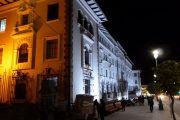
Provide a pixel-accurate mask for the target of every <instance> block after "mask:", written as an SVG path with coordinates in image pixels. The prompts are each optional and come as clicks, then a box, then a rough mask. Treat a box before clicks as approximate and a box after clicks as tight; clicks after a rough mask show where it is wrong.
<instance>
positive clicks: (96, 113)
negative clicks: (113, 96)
mask: <svg viewBox="0 0 180 120" xmlns="http://www.w3.org/2000/svg"><path fill="white" fill-rule="evenodd" d="M93 118H94V120H98V118H99V103H98V101H97V99H95V100H94V103H93Z"/></svg>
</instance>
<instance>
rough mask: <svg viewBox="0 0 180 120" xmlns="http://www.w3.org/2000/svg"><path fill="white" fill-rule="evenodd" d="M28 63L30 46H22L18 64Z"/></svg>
mask: <svg viewBox="0 0 180 120" xmlns="http://www.w3.org/2000/svg"><path fill="white" fill-rule="evenodd" d="M23 62H28V45H27V44H26V43H25V44H22V45H21V46H20V48H19V58H18V63H23Z"/></svg>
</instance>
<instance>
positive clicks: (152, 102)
mask: <svg viewBox="0 0 180 120" xmlns="http://www.w3.org/2000/svg"><path fill="white" fill-rule="evenodd" d="M153 106H154V101H153V98H150V99H149V107H150V111H151V112H152V111H153Z"/></svg>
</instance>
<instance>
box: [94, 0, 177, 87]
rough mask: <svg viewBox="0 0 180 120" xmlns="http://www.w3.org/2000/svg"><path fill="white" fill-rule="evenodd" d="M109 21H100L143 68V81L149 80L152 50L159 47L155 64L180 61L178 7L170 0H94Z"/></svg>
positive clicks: (136, 63) (153, 63)
mask: <svg viewBox="0 0 180 120" xmlns="http://www.w3.org/2000/svg"><path fill="white" fill-rule="evenodd" d="M96 1H97V3H98V4H99V6H100V7H101V9H102V10H103V12H104V13H105V15H106V17H107V19H108V21H107V22H105V23H103V25H104V26H105V28H106V29H107V30H108V31H109V33H110V34H111V35H112V37H113V38H114V39H115V40H117V41H119V42H120V44H121V45H122V46H123V48H124V49H125V51H126V52H127V54H128V56H129V58H130V59H131V60H132V62H133V63H134V67H133V68H134V69H140V70H141V71H142V73H141V78H142V84H147V83H149V82H151V81H152V78H153V72H152V67H155V59H154V57H153V55H152V50H153V49H156V48H161V49H162V51H163V53H162V55H160V56H159V57H158V63H160V62H162V61H164V60H169V59H171V60H176V61H180V44H178V43H180V42H178V41H179V40H180V7H179V6H178V5H179V4H178V3H176V1H171V0H168V1H166V0H164V1H159V0H148V1H147V0H138V1H137V0H136V1H135V0H120V1H119V0H96Z"/></svg>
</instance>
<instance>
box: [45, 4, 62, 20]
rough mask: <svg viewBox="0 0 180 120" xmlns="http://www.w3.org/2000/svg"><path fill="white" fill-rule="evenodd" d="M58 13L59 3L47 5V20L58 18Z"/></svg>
mask: <svg viewBox="0 0 180 120" xmlns="http://www.w3.org/2000/svg"><path fill="white" fill-rule="evenodd" d="M58 15H59V4H58V3H55V4H51V5H48V15H47V21H50V20H56V19H58Z"/></svg>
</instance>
